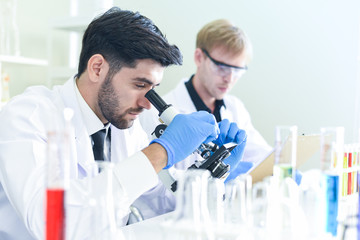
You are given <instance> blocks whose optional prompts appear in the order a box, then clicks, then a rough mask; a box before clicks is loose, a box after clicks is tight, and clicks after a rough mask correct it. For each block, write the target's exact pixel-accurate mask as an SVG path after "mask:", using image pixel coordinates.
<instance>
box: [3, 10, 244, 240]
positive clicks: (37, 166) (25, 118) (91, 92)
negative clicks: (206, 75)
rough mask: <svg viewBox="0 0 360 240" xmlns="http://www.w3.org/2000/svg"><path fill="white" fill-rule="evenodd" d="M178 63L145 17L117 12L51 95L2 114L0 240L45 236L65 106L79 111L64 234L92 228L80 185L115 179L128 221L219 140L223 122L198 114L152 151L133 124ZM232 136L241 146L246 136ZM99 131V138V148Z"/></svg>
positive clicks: (93, 29) (32, 93)
mask: <svg viewBox="0 0 360 240" xmlns="http://www.w3.org/2000/svg"><path fill="white" fill-rule="evenodd" d="M181 63H182V56H181V53H180V51H179V49H178V48H177V47H176V46H174V45H170V44H169V43H168V42H167V40H166V38H165V37H164V36H163V35H162V33H161V32H160V31H159V29H158V28H157V27H156V26H155V25H154V24H153V23H152V21H151V20H149V19H148V18H146V17H144V16H142V15H140V14H139V13H134V12H131V11H123V10H120V9H119V8H112V9H110V10H109V11H107V12H106V13H105V14H103V15H101V16H99V17H98V18H96V19H95V20H93V21H92V22H91V23H90V25H89V26H88V28H87V30H86V31H85V34H84V37H83V45H82V51H81V55H80V62H79V68H78V73H77V74H76V75H75V77H72V78H71V79H69V80H68V81H67V82H66V83H65V84H64V85H62V86H55V87H54V88H53V89H52V90H50V89H47V88H45V87H42V86H35V87H30V88H28V89H27V90H26V91H25V92H24V93H23V94H21V95H19V96H15V97H14V98H13V99H12V100H11V101H10V102H9V103H8V104H7V105H6V106H5V107H4V108H3V109H2V110H1V112H0V122H1V125H0V133H1V134H0V212H1V215H0V221H1V224H0V239H12V240H14V239H22V240H23V239H43V238H44V236H45V233H44V229H45V220H44V208H45V207H44V206H45V197H44V195H45V194H44V193H45V180H44V179H45V175H46V173H45V172H46V171H45V169H46V165H47V163H48V162H49V159H48V158H47V157H46V154H45V152H46V148H47V144H48V140H49V138H48V136H49V135H48V134H47V133H48V132H49V131H50V130H51V128H49V125H52V124H55V123H56V122H57V121H58V119H59V118H61V116H62V113H63V110H64V109H65V108H71V109H72V110H73V113H74V116H73V118H72V119H71V125H72V126H73V128H67V131H68V135H69V136H73V137H70V138H69V145H70V146H71V147H70V149H73V150H74V152H73V155H71V157H70V158H69V159H66V160H67V161H66V164H67V165H69V166H70V172H69V178H70V180H69V183H70V184H69V186H70V187H69V188H68V190H67V192H66V215H67V222H66V234H67V236H71V238H74V236H76V237H75V239H85V238H86V237H89V236H88V235H89V234H91V231H90V229H89V228H86V227H85V231H83V232H81V231H80V229H81V228H84V226H86V223H84V222H81V220H85V221H86V220H87V221H88V219H81V218H80V216H81V214H80V212H81V211H80V210H81V209H83V207H84V206H83V205H84V203H85V202H86V199H84V198H86V195H84V192H85V191H86V189H85V190H84V185H85V186H88V185H91V186H92V188H94V187H95V186H100V188H104V189H105V188H106V186H105V185H104V184H105V183H106V179H109V178H108V177H112V179H113V181H112V188H113V189H112V192H113V193H114V194H115V193H116V194H117V195H119V198H117V199H116V203H120V202H121V205H120V206H118V207H120V208H121V209H120V211H118V212H117V214H118V215H119V214H120V216H117V217H118V219H121V220H123V222H118V224H121V225H123V224H125V223H126V221H127V215H128V213H129V206H130V205H131V203H132V202H134V201H135V199H137V198H138V197H139V196H140V195H142V194H143V193H145V192H146V191H148V190H150V189H152V188H154V187H155V186H156V185H157V184H158V176H157V173H158V172H159V171H160V170H161V169H163V168H164V167H167V168H169V167H171V166H172V165H174V164H175V163H177V162H179V161H181V160H182V159H184V158H186V156H188V155H189V154H191V153H192V152H193V151H194V150H195V149H196V147H197V146H199V145H200V144H201V143H203V142H209V141H213V140H215V139H216V138H217V136H218V134H219V133H220V130H219V128H218V125H217V123H216V121H215V119H214V117H213V116H212V115H210V114H208V113H206V112H203V111H202V112H196V113H192V114H179V115H177V116H176V117H175V118H174V120H173V121H172V122H171V124H170V125H169V126H168V128H167V130H166V131H165V133H164V134H163V135H162V137H161V138H159V139H158V140H157V141H154V142H152V143H151V144H150V145H148V140H147V137H146V133H145V132H144V131H143V130H142V128H141V126H140V124H139V121H138V119H137V117H138V115H139V114H140V113H141V112H142V111H143V109H149V108H150V102H149V101H148V100H147V99H146V98H145V96H144V95H145V93H146V92H148V91H149V90H150V89H152V88H154V87H155V86H157V85H159V84H160V82H161V80H162V76H163V71H164V68H165V67H167V66H169V65H172V64H181ZM227 130H228V129H227ZM227 130H225V131H227ZM236 131H237V136H238V137H240V138H243V139H245V137H246V135H245V132H244V131H242V130H239V129H237V130H236ZM98 133H101V134H102V135H103V138H102V139H101V140H100V141H99V140H98V139H99V138H98V136H99V135H98ZM225 135H226V134H225ZM188 136H191V138H189V137H188ZM222 136H223V135H222ZM98 142H100V145H101V147H100V148H101V151H102V152H101V151H100V153H99V151H98V148H99V146H100V145H98ZM141 149H142V150H141ZM95 160H103V161H111V162H113V163H114V167H113V171H112V172H107V171H102V172H100V173H98V172H99V170H98V168H97V165H96V164H95ZM108 175H109V176H108ZM90 182H91V184H89V183H90ZM96 189H97V188H96ZM96 189H95V190H96ZM93 191H94V189H93ZM99 194H100V193H99ZM79 221H80V222H79ZM95 221H96V220H95ZM88 227H90V228H100V229H102V228H103V227H106V226H102V225H101V226H88ZM84 234H85V235H84ZM86 234H88V235H87V236H86Z"/></svg>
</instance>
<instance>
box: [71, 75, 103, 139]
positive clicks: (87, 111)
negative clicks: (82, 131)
mask: <svg viewBox="0 0 360 240" xmlns="http://www.w3.org/2000/svg"><path fill="white" fill-rule="evenodd" d="M74 84H75V87H74V88H75V93H76V98H77V100H78V103H79V106H80V110H81V114H82V119H83V120H84V124H85V127H86V130H87V132H88V133H89V135H92V134H94V133H96V132H97V131H99V130H101V129H103V128H107V127H108V126H109V125H110V124H106V126H104V124H103V123H102V122H101V121H100V119H99V118H98V117H97V116H96V114H95V113H94V112H93V110H92V109H91V108H90V107H89V105H88V104H87V103H86V102H85V99H84V98H83V97H82V96H81V93H80V91H79V89H78V87H77V85H76V78H74Z"/></svg>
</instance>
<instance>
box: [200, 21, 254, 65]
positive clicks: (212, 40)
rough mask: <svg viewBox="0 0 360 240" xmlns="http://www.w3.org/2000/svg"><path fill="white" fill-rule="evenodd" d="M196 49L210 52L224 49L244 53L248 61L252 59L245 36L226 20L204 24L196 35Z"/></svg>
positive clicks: (248, 41) (250, 48) (247, 39)
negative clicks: (216, 48)
mask: <svg viewBox="0 0 360 240" xmlns="http://www.w3.org/2000/svg"><path fill="white" fill-rule="evenodd" d="M196 47H197V48H201V49H205V50H207V51H209V52H210V51H211V50H212V49H213V48H215V47H224V48H225V49H226V50H227V51H229V52H232V53H234V54H235V55H237V54H242V53H245V54H246V56H247V58H248V60H250V59H251V57H252V46H251V43H250V40H249V38H248V37H247V36H246V34H245V33H244V32H243V31H242V30H241V29H240V28H239V27H237V26H234V25H233V24H231V22H229V21H228V20H226V19H218V20H215V21H212V22H209V23H208V24H206V25H205V26H204V27H203V28H202V29H201V30H200V31H199V32H198V34H197V38H196Z"/></svg>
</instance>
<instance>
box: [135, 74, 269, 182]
mask: <svg viewBox="0 0 360 240" xmlns="http://www.w3.org/2000/svg"><path fill="white" fill-rule="evenodd" d="M187 80H188V79H183V80H182V81H180V83H178V85H177V86H176V88H174V89H173V90H171V91H170V92H169V93H167V94H166V95H165V96H164V97H163V99H164V100H165V102H166V103H168V104H172V105H173V106H174V107H175V108H176V109H177V110H178V111H179V113H191V112H195V111H196V108H195V105H194V103H193V102H192V100H191V97H190V95H189V93H188V91H187V89H186V86H185V82H186V81H187ZM224 103H225V106H226V108H225V107H222V108H221V109H220V114H221V118H222V119H229V121H230V122H236V123H237V125H238V127H239V128H241V129H244V130H245V131H246V134H247V143H246V147H245V151H244V157H243V161H249V162H254V163H257V162H258V161H261V160H263V159H265V157H266V156H267V155H268V154H269V153H270V152H271V150H272V148H271V147H270V146H269V145H268V144H267V142H266V141H265V139H264V138H263V137H262V136H261V134H260V133H259V132H258V131H257V130H256V129H255V128H254V126H253V125H252V123H251V118H250V115H249V112H248V111H247V110H246V108H245V106H244V104H243V103H242V102H241V101H240V99H238V98H237V97H235V96H232V95H230V94H227V95H226V96H225V97H224ZM140 122H141V125H142V126H143V128H144V130H145V131H146V132H147V133H150V134H151V133H152V132H153V131H154V129H155V127H156V126H157V125H158V124H159V123H160V122H159V121H158V112H157V110H156V109H154V108H152V109H150V110H148V111H146V112H145V113H144V114H143V115H142V116H141V117H140ZM148 137H149V138H150V139H151V136H150V135H149V136H148ZM195 158H196V157H189V158H187V159H186V160H185V161H181V162H179V163H177V164H176V165H175V166H176V168H178V169H187V168H188V167H189V166H191V165H192V164H193V163H194V160H195ZM170 172H171V174H172V175H174V174H176V173H174V172H173V171H172V169H170Z"/></svg>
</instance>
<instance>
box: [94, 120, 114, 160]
mask: <svg viewBox="0 0 360 240" xmlns="http://www.w3.org/2000/svg"><path fill="white" fill-rule="evenodd" d="M108 129H109V130H108V134H107V136H106V138H105V135H106V129H101V130H100V131H97V132H96V133H94V134H92V135H91V138H92V140H93V143H94V144H93V152H94V158H95V160H97V161H99V160H100V161H104V160H105V158H106V155H105V151H106V152H107V153H108V154H107V155H108V156H107V158H108V159H107V160H109V161H110V141H111V135H110V127H109V128H108ZM105 141H107V144H106V146H107V149H105V150H104V145H105Z"/></svg>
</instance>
